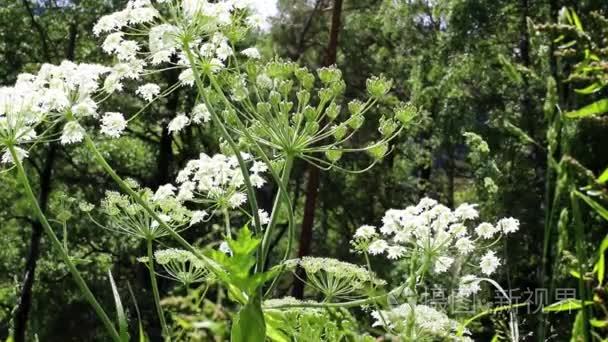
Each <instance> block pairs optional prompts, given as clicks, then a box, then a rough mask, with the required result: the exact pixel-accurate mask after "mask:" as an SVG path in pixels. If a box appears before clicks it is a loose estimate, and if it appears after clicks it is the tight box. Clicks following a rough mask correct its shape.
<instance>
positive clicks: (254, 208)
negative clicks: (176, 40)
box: [184, 43, 260, 232]
mask: <svg viewBox="0 0 608 342" xmlns="http://www.w3.org/2000/svg"><path fill="white" fill-rule="evenodd" d="M184 51H185V52H186V57H187V58H188V62H189V63H190V67H191V68H192V73H193V74H194V81H195V83H196V87H197V89H198V92H199V95H200V96H201V97H202V98H203V100H204V102H205V105H206V106H207V110H208V111H209V114H211V119H212V120H213V123H215V124H216V125H217V127H218V128H219V129H220V133H221V134H222V138H224V139H225V140H226V142H228V145H230V149H232V151H233V152H234V156H235V157H236V159H237V161H238V163H239V167H240V169H241V173H242V174H243V181H244V183H245V188H246V189H247V197H248V198H247V200H248V202H249V206H250V207H251V215H252V216H253V221H254V224H255V229H256V232H257V229H259V227H260V215H259V213H258V201H257V199H256V197H255V190H254V188H253V186H252V185H251V179H249V169H248V168H247V165H246V164H245V160H243V156H242V155H241V150H240V149H239V148H238V146H237V145H236V143H235V142H234V139H232V137H231V136H230V133H228V130H227V129H226V126H224V123H223V122H222V119H220V117H219V116H218V115H217V113H216V112H215V109H213V107H212V106H211V103H210V102H209V100H208V99H207V96H206V95H205V87H204V84H203V80H202V79H201V77H200V75H199V74H198V73H197V72H196V63H195V61H194V56H192V51H190V46H189V44H188V43H185V44H184Z"/></svg>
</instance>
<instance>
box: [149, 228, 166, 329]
mask: <svg viewBox="0 0 608 342" xmlns="http://www.w3.org/2000/svg"><path fill="white" fill-rule="evenodd" d="M147 247H148V271H149V273H150V283H151V284H152V293H153V295H154V305H155V306H156V313H157V314H158V319H159V320H160V327H161V329H162V333H163V336H164V338H165V340H168V339H169V338H170V335H169V329H167V322H166V321H165V315H164V314H163V308H162V307H161V306H160V294H159V293H158V283H157V282H156V272H155V271H154V251H153V250H152V239H148V240H147Z"/></svg>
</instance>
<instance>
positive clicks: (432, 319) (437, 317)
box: [372, 303, 471, 341]
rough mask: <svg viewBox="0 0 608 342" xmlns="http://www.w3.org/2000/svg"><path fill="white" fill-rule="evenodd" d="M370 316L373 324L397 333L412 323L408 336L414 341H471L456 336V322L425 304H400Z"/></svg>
mask: <svg viewBox="0 0 608 342" xmlns="http://www.w3.org/2000/svg"><path fill="white" fill-rule="evenodd" d="M412 308H413V311H414V312H412ZM372 317H373V318H374V319H375V322H374V324H373V326H382V327H386V328H389V329H390V330H392V331H394V332H396V333H397V334H401V333H404V332H405V330H406V329H407V327H408V325H410V324H413V331H412V332H411V333H412V335H410V336H409V337H410V338H412V337H413V338H414V340H415V341H438V340H440V341H452V340H455V341H471V340H470V339H468V338H464V339H463V338H460V337H457V335H456V332H457V329H458V326H459V324H458V322H456V321H454V320H452V319H450V318H449V317H448V316H447V315H446V314H445V313H443V312H440V311H437V310H436V309H434V308H432V307H430V306H427V305H411V304H409V303H406V304H401V305H399V306H397V307H394V308H391V309H390V310H381V311H373V312H372Z"/></svg>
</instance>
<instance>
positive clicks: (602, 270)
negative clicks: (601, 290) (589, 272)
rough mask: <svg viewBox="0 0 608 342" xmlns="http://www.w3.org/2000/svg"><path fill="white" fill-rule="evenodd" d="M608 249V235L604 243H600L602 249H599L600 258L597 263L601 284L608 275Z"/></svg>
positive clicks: (598, 277)
mask: <svg viewBox="0 0 608 342" xmlns="http://www.w3.org/2000/svg"><path fill="white" fill-rule="evenodd" d="M607 249H608V235H606V237H604V240H602V243H601V244H600V250H599V251H598V260H597V263H596V264H595V267H594V268H596V269H597V280H598V282H599V283H600V286H602V285H603V284H604V279H605V278H604V276H605V275H606V256H605V254H606V250H607Z"/></svg>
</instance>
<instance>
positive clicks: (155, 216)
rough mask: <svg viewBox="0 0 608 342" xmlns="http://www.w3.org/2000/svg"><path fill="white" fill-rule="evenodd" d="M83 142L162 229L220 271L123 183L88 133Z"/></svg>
mask: <svg viewBox="0 0 608 342" xmlns="http://www.w3.org/2000/svg"><path fill="white" fill-rule="evenodd" d="M84 142H85V146H86V147H87V149H89V151H90V152H91V153H92V154H93V159H95V161H96V162H97V163H98V164H99V165H100V166H101V167H102V168H103V169H104V171H105V172H107V173H108V174H109V175H110V177H111V178H112V179H113V180H114V181H115V182H116V183H117V184H118V186H119V187H120V188H121V189H122V190H123V191H124V192H126V193H127V194H128V195H129V196H131V197H133V199H135V201H136V202H137V203H138V204H139V205H141V206H142V207H143V208H144V210H145V211H146V212H147V213H148V214H149V215H150V216H151V217H152V218H153V219H154V220H155V221H156V222H158V223H159V224H160V226H161V227H162V228H163V229H165V230H166V231H167V232H168V233H169V235H170V236H171V237H172V238H173V239H175V240H176V241H177V242H178V243H179V244H180V245H181V246H182V247H184V248H185V249H186V250H187V251H189V252H191V253H192V254H194V255H195V256H196V257H197V258H199V259H201V261H203V262H204V263H205V266H207V267H209V270H210V271H211V272H213V273H216V274H217V273H218V272H220V269H219V266H218V265H217V264H215V263H214V262H213V261H211V260H210V259H209V258H207V257H206V256H204V255H202V254H201V253H200V252H199V251H198V250H197V249H196V248H194V247H193V246H192V245H191V244H190V243H188V241H186V240H185V239H184V238H183V237H181V235H179V234H178V233H177V232H176V231H175V230H174V229H172V228H171V227H169V226H168V225H167V224H166V223H165V222H164V221H163V220H162V219H161V218H160V217H159V216H158V214H156V212H154V210H152V208H150V206H149V205H148V203H146V201H144V200H143V199H142V198H141V196H140V195H139V194H138V193H137V192H135V191H134V190H133V189H131V187H130V186H129V185H128V184H127V183H125V181H124V180H123V179H122V178H120V176H119V175H118V174H117V173H116V171H114V169H112V167H111V166H110V164H108V162H107V161H106V160H105V158H104V157H103V156H102V155H101V153H100V152H99V150H98V149H97V147H96V146H95V143H94V142H93V140H91V138H90V137H89V135H88V134H87V135H85V136H84Z"/></svg>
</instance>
